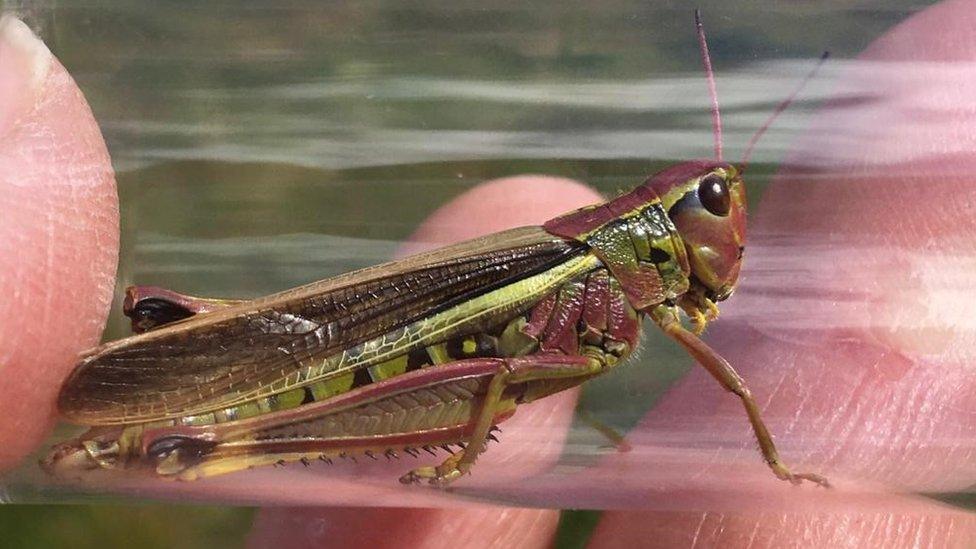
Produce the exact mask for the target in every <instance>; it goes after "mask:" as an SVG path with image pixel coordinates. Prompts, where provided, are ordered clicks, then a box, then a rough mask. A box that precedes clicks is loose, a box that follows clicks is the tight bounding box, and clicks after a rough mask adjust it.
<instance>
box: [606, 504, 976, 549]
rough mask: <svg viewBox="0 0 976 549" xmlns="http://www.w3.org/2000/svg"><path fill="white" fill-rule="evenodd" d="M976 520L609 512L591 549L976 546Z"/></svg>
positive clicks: (910, 513)
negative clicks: (641, 548) (648, 548)
mask: <svg viewBox="0 0 976 549" xmlns="http://www.w3.org/2000/svg"><path fill="white" fill-rule="evenodd" d="M974 544H976V517H974V516H973V515H972V514H968V513H962V512H958V511H951V510H946V509H938V508H935V506H933V509H930V512H928V513H924V512H919V511H918V510H917V509H900V508H898V507H897V506H895V507H890V506H884V507H882V506H878V507H876V508H874V510H873V511H872V512H861V513H854V514H843V513H836V512H835V513H831V512H825V513H823V514H803V513H776V512H771V513H760V512H748V511H747V512H738V513H722V512H691V511H683V512H664V511H662V512H656V513H654V512H651V513H648V512H642V511H619V512H615V513H608V514H606V515H605V517H604V519H603V520H601V521H600V524H599V525H598V526H597V529H596V530H595V531H594V533H593V540H592V542H591V543H590V545H589V547H590V549H600V548H604V547H646V546H654V547H973V545H974Z"/></svg>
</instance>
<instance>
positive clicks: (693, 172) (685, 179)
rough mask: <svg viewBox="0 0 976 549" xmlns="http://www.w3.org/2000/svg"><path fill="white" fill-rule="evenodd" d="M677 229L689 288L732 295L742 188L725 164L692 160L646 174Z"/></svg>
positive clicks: (742, 224) (717, 296)
mask: <svg viewBox="0 0 976 549" xmlns="http://www.w3.org/2000/svg"><path fill="white" fill-rule="evenodd" d="M644 186H645V187H646V188H648V189H649V190H650V191H652V192H653V193H654V194H655V195H657V196H658V197H659V198H660V199H661V203H662V205H663V206H664V208H665V210H667V212H668V217H669V218H670V219H671V221H672V223H674V226H675V228H676V229H677V230H678V233H679V234H680V235H681V239H682V241H683V242H684V245H685V251H686V252H687V254H688V262H689V264H690V267H691V291H692V292H699V293H701V295H702V296H703V297H705V298H707V299H708V300H710V301H713V302H714V301H722V300H723V299H726V298H728V297H729V296H730V295H732V291H733V290H734V289H735V285H736V282H737V281H738V278H739V266H740V265H741V263H742V252H743V250H744V249H745V237H746V234H745V230H746V194H745V186H744V184H743V182H742V177H741V174H740V171H739V170H738V169H737V168H736V167H735V166H732V165H731V164H728V163H725V162H715V161H693V162H686V163H684V164H679V165H677V166H674V167H672V168H669V169H667V170H664V171H663V172H660V173H658V174H656V175H654V176H652V177H651V178H650V179H648V180H647V181H646V182H645V183H644Z"/></svg>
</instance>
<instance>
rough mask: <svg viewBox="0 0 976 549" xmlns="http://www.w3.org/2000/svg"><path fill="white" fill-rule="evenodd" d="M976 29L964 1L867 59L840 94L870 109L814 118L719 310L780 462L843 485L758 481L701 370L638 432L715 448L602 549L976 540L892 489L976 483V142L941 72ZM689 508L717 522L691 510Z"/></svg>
mask: <svg viewBox="0 0 976 549" xmlns="http://www.w3.org/2000/svg"><path fill="white" fill-rule="evenodd" d="M974 23H976V13H974V12H973V11H972V9H971V3H967V2H947V3H943V4H940V5H938V6H935V7H933V8H930V9H928V10H925V11H923V12H921V13H919V14H918V15H916V16H914V17H912V18H911V19H909V20H908V21H906V22H905V23H903V24H901V25H899V26H898V27H896V28H895V29H893V30H892V31H890V32H889V33H888V34H886V35H885V36H883V37H882V38H881V39H879V40H878V41H876V42H875V43H874V44H873V45H872V46H871V47H870V48H869V49H868V50H867V51H866V52H865V53H864V54H863V55H862V58H861V60H860V61H861V63H859V64H857V65H855V67H856V68H857V70H852V71H851V72H850V73H849V74H847V75H846V76H845V78H844V81H843V82H841V85H842V86H845V87H847V88H848V89H854V90H858V91H857V92H856V93H858V94H859V95H860V96H861V97H871V98H872V100H871V101H860V102H853V103H856V104H852V102H844V103H841V102H838V103H834V104H830V105H828V106H827V107H826V108H825V109H824V110H823V111H822V112H821V113H819V114H818V115H817V117H816V121H815V124H814V127H813V128H812V130H811V131H810V132H809V133H808V134H807V136H806V137H805V138H804V139H802V140H801V141H800V143H799V144H798V147H797V149H796V150H795V152H794V154H793V156H792V158H791V161H792V163H793V164H794V165H797V164H802V165H803V166H804V167H803V168H802V169H800V168H793V169H788V170H784V171H783V172H782V173H781V174H780V175H779V177H778V178H777V180H776V181H775V183H774V185H772V186H771V188H770V189H769V191H768V192H767V194H766V195H765V196H764V197H763V201H762V204H761V207H760V211H759V213H758V215H756V216H755V217H754V218H753V221H754V223H753V224H752V226H751V227H750V230H751V233H752V234H756V233H758V234H759V237H760V242H759V246H757V247H750V249H749V250H748V251H747V254H748V255H747V263H746V269H745V271H744V280H743V291H742V292H740V293H739V294H738V295H737V296H736V297H735V298H734V299H733V303H731V304H730V305H731V307H730V309H731V310H728V311H727V312H729V313H730V314H729V315H726V316H727V317H732V318H733V319H736V318H737V319H738V322H735V321H733V322H731V323H730V322H729V320H730V319H729V318H725V319H724V323H723V321H720V322H719V323H718V324H717V325H716V326H715V329H714V330H713V332H712V334H711V335H712V337H710V338H709V341H710V343H711V344H713V345H714V346H715V347H717V348H718V349H720V350H721V351H722V352H723V353H724V354H725V355H726V356H727V357H728V358H729V359H730V361H731V362H732V363H733V364H736V365H737V366H738V367H739V369H740V372H741V373H742V374H743V376H744V377H745V378H746V380H747V382H748V383H749V385H750V386H751V387H752V389H753V392H754V393H755V394H757V395H759V396H760V402H761V404H762V405H763V412H764V415H765V417H766V419H767V422H768V423H769V424H770V427H771V429H772V430H773V431H774V432H775V433H776V434H777V435H778V438H777V441H778V443H779V445H780V449H781V453H782V454H784V457H785V458H786V459H787V460H788V461H802V462H804V463H803V464H804V465H806V466H807V468H813V469H816V470H820V471H822V472H825V473H827V474H828V475H829V476H831V477H832V478H833V480H835V483H836V484H837V489H836V490H834V491H832V492H830V493H823V492H817V491H811V490H800V489H794V488H792V487H788V486H779V485H777V484H776V483H774V482H773V481H771V480H769V479H768V475H766V476H767V480H765V481H764V480H763V479H762V474H760V473H761V472H762V471H761V469H762V465H761V464H759V463H756V464H755V465H753V466H748V465H746V464H744V463H743V462H742V458H743V457H746V458H747V457H748V455H749V454H752V453H753V452H754V451H753V449H752V448H750V446H751V444H749V443H748V442H744V440H745V437H748V436H749V434H748V429H747V427H746V426H745V423H744V421H742V420H741V419H736V414H737V413H739V411H738V409H737V408H738V406H737V403H736V402H734V399H730V398H729V397H728V396H727V395H722V394H721V392H720V391H718V390H716V389H715V388H713V387H711V385H712V382H711V380H709V379H707V378H706V377H705V376H703V375H700V374H697V375H694V376H691V378H690V379H688V380H687V382H686V383H683V384H682V386H680V387H678V388H677V389H676V390H675V391H673V392H672V393H671V394H669V395H668V398H666V399H665V401H664V402H663V404H662V406H660V407H659V408H658V409H656V410H655V412H654V414H653V415H652V417H650V418H648V421H647V422H646V423H645V425H644V426H643V428H644V429H646V431H644V434H645V435H648V436H649V435H650V434H651V433H654V434H657V435H658V436H659V437H666V436H667V434H665V433H667V432H668V431H669V429H668V428H667V427H665V424H666V423H667V422H671V423H672V424H673V425H678V426H680V427H679V428H682V429H688V430H689V432H691V433H694V434H695V435H696V436H699V437H701V440H702V441H703V442H702V446H705V447H707V448H709V450H706V451H700V452H699V453H698V456H697V457H694V454H692V453H691V451H690V450H686V451H685V452H684V455H688V456H691V457H690V460H691V461H692V462H693V464H694V466H695V467H693V468H694V473H693V474H692V475H691V478H690V479H687V481H686V482H685V483H684V484H683V485H682V486H675V488H674V492H672V493H670V499H669V501H668V502H667V503H666V504H665V503H663V502H662V501H661V500H660V499H658V500H654V499H653V497H649V498H647V500H645V506H661V507H667V506H670V507H669V508H671V509H675V510H678V512H675V513H663V512H647V513H639V514H625V513H608V514H607V515H606V516H605V517H604V521H603V522H602V523H601V525H600V527H599V528H598V532H597V535H596V536H595V538H594V544H593V545H594V546H596V547H600V546H604V545H606V546H609V545H612V544H615V543H620V542H621V541H623V539H624V538H627V539H637V538H639V537H641V536H651V537H650V538H646V537H645V538H644V539H663V540H668V541H678V542H681V541H682V540H684V541H685V542H688V541H693V542H695V543H696V544H703V545H719V546H721V545H728V544H737V543H741V542H751V543H754V544H758V545H772V546H776V545H785V544H795V543H800V544H801V545H805V546H831V545H850V546H900V545H915V544H922V545H925V544H928V545H940V546H960V547H965V546H970V545H972V543H973V539H974V537H976V522H974V521H973V519H972V517H971V516H965V515H963V514H960V513H957V512H955V511H953V510H951V509H948V508H946V507H943V506H941V505H939V504H936V503H934V502H933V501H931V500H926V499H922V498H913V497H910V496H899V495H896V493H897V492H919V491H923V492H929V491H931V492H939V491H956V490H967V489H969V487H970V486H971V485H972V484H973V479H974V477H976V474H974V473H976V470H974V464H973V463H972V460H971V455H972V451H973V448H974V434H973V430H972V428H971V425H972V410H973V409H974V404H976V383H974V382H976V372H974V371H973V369H972V364H973V363H974V359H976V354H974V348H976V347H974V346H973V342H974V341H976V340H974V334H976V330H974V328H976V323H974V320H973V318H972V315H971V312H969V311H967V310H966V309H969V308H970V307H969V306H968V305H966V303H967V302H968V303H971V297H967V296H972V295H976V293H974V292H976V269H974V266H976V262H974V259H976V257H974V256H976V233H974V231H973V229H974V228H976V225H974V223H976V222H974V217H973V212H974V211H976V186H973V185H972V184H971V181H970V178H969V176H968V173H967V172H968V171H969V169H970V168H969V167H970V166H971V165H972V162H973V161H974V160H976V152H974V150H973V148H972V147H969V148H968V149H969V150H964V148H960V147H959V146H958V145H959V144H960V143H972V142H973V140H974V138H976V129H974V128H976V125H974V123H976V100H974V98H973V97H972V95H971V93H970V90H971V89H972V86H973V84H974V80H976V74H973V73H972V71H969V70H953V65H950V64H944V63H941V61H948V60H951V61H960V60H966V61H972V60H973V59H974V58H976V44H973V43H972V42H967V41H966V40H963V39H961V38H960V37H959V33H963V34H965V33H967V32H968V31H967V29H970V28H972V25H973V24H974ZM878 61H884V62H885V63H882V64H880V65H879V64H876V62H878ZM893 61H897V62H898V64H895V63H893ZM872 62H874V63H872ZM965 66H966V67H968V66H969V65H965ZM868 92H870V93H868ZM852 143H856V146H852ZM763 235H766V236H767V237H776V238H778V239H780V247H779V249H778V248H777V246H773V245H767V246H763V243H762V240H761V239H762V238H763ZM783 242H786V243H787V244H788V246H785V247H784V246H782V243H783ZM753 248H755V249H753ZM723 429H724V431H725V433H726V434H724V435H723V434H722V430H723ZM670 433H671V434H674V433H675V431H674V429H670ZM735 437H743V438H742V439H740V442H735V441H734V438H735ZM716 446H718V447H720V448H733V450H732V451H723V450H715V449H714V448H715V447H716ZM794 468H796V466H794ZM668 475H669V476H670V477H672V478H675V479H676V478H677V475H678V473H677V472H676V470H674V469H672V471H671V472H670V473H668ZM706 479H713V480H715V481H716V482H717V483H719V484H724V488H710V487H709V486H708V484H707V480H706ZM729 479H732V480H731V481H730V480H729ZM658 486H659V487H660V484H659V485H658ZM695 504H697V505H698V506H699V507H700V506H702V505H705V506H707V508H709V509H713V511H712V512H708V513H690V512H684V511H685V510H687V509H688V508H689V507H690V506H691V505H695ZM624 524H629V526H627V527H626V528H624V527H623V526H622V525H624ZM631 536H637V537H636V538H635V537H631ZM655 536H656V537H655ZM665 543H667V541H665Z"/></svg>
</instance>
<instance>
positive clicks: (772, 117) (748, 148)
mask: <svg viewBox="0 0 976 549" xmlns="http://www.w3.org/2000/svg"><path fill="white" fill-rule="evenodd" d="M828 57H830V52H829V51H825V52H823V54H821V55H820V61H818V62H817V65H816V66H815V67H813V69H811V70H810V72H808V73H807V75H806V76H804V77H803V80H801V81H800V84H799V85H798V86H797V87H796V89H794V90H793V91H792V92H790V94H789V95H788V96H786V99H784V100H783V102H782V103H780V104H779V105H778V106H777V107H776V109H774V110H773V113H772V114H770V115H769V118H767V119H766V121H765V122H763V125H762V126H760V127H759V129H758V130H756V133H754V134H752V139H750V140H749V144H748V145H746V152H745V153H743V155H742V162H741V166H740V171H744V170H745V169H746V166H748V165H749V158H750V157H752V151H753V149H755V148H756V143H758V142H759V139H760V138H762V136H763V135H765V133H766V130H768V129H769V127H770V126H771V125H772V124H773V121H774V120H776V119H777V118H779V115H780V114H782V112H783V111H785V110H786V107H789V106H790V103H792V102H793V100H794V99H796V96H797V95H799V93H800V91H801V90H803V88H804V87H805V86H806V85H807V82H809V81H810V80H811V79H812V78H813V77H814V76H815V75H816V74H817V72H818V71H819V70H820V67H822V66H823V64H824V62H826V61H827V58H828Z"/></svg>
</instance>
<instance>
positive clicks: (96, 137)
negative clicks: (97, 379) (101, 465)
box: [0, 16, 119, 470]
mask: <svg viewBox="0 0 976 549" xmlns="http://www.w3.org/2000/svg"><path fill="white" fill-rule="evenodd" d="M118 222H119V214H118V198H117V196H116V192H115V177H114V174H113V173H112V167H111V163H110V161H109V156H108V151H107V150H106V148H105V142H104V140H103V139H102V135H101V133H100V132H99V129H98V125H97V124H96V123H95V119H94V117H93V116H92V113H91V110H90V109H89V107H88V104H87V103H86V102H85V99H84V97H83V96H82V94H81V91H80V90H79V89H78V87H77V86H76V85H75V83H74V81H73V80H72V79H71V77H70V76H69V75H68V73H67V71H65V69H64V67H62V66H61V64H60V63H59V62H58V61H57V59H55V58H54V56H53V55H52V54H51V52H50V51H49V50H48V49H47V47H46V46H45V45H44V43H43V42H41V41H40V40H39V39H38V38H37V37H36V36H34V34H33V33H32V32H31V31H30V29H28V28H27V26H26V25H24V24H23V23H22V22H20V21H19V20H17V19H15V18H14V17H12V16H3V17H2V18H0V294H2V295H3V298H2V299H0V417H3V418H4V420H3V422H0V470H3V469H6V468H9V467H11V466H12V465H14V464H15V463H16V462H17V461H18V460H19V459H20V458H22V457H23V456H24V455H25V454H27V453H28V452H30V451H31V450H32V449H33V448H34V447H35V446H36V445H37V444H38V443H39V442H40V441H41V439H42V438H43V437H44V435H45V434H46V432H47V430H48V429H49V428H50V427H51V425H52V424H53V423H54V419H55V406H54V402H55V398H56V395H57V391H58V387H59V385H60V383H61V380H62V378H63V377H64V376H65V375H66V374H67V373H68V371H69V370H70V369H71V367H72V366H73V365H74V363H75V357H76V355H77V354H78V352H79V351H81V350H83V349H85V348H87V347H89V346H91V345H93V344H95V343H97V342H98V338H99V335H100V334H101V331H102V325H103V324H104V321H105V317H106V314H107V313H108V306H109V302H110V300H111V298H112V290H113V286H114V277H115V265H116V260H117V257H118V247H119V232H118Z"/></svg>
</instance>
